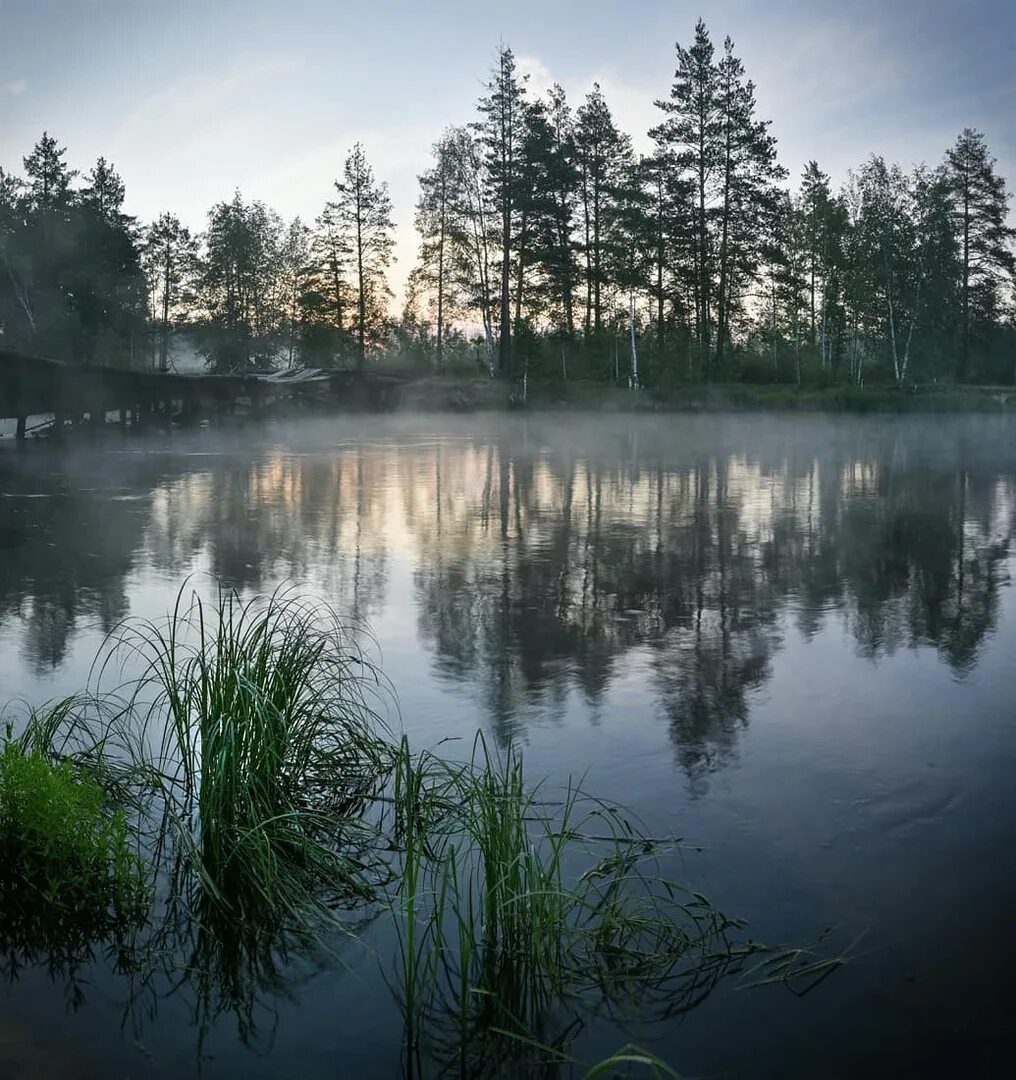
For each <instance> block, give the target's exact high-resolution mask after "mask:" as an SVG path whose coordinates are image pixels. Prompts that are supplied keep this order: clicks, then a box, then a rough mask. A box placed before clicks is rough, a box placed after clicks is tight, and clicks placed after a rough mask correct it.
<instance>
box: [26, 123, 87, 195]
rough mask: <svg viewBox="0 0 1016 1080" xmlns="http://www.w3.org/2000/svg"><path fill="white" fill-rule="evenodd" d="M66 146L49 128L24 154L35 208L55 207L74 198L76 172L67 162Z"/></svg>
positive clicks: (29, 193)
mask: <svg viewBox="0 0 1016 1080" xmlns="http://www.w3.org/2000/svg"><path fill="white" fill-rule="evenodd" d="M66 153H67V148H66V147H65V146H58V145H57V141H56V139H54V138H53V137H52V135H50V134H49V132H48V131H44V132H43V133H42V138H41V139H40V140H39V141H38V142H37V143H36V144H35V146H34V147H33V148H32V152H31V153H30V154H29V155H28V157H26V158H24V159H23V160H24V165H25V172H26V173H27V174H28V200H29V205H30V207H31V208H32V209H34V210H52V209H56V208H60V207H64V206H67V205H68V204H69V203H70V199H71V183H72V181H73V180H74V178H75V176H77V172H76V171H73V170H72V169H70V168H69V167H68V166H67V164H66V163H65V162H64V155H65V154H66Z"/></svg>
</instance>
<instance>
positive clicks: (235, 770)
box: [0, 589, 839, 1077]
mask: <svg viewBox="0 0 1016 1080" xmlns="http://www.w3.org/2000/svg"><path fill="white" fill-rule="evenodd" d="M94 671H95V682H96V684H95V685H94V686H93V687H92V692H91V693H90V694H89V695H83V696H80V697H77V698H71V699H67V700H66V701H63V702H58V703H57V704H56V705H54V706H52V707H51V708H49V709H46V710H42V711H40V712H38V713H35V714H32V715H31V716H30V717H29V718H28V721H27V723H26V724H25V725H24V726H23V729H22V731H21V734H20V735H19V736H18V738H17V739H14V738H13V736H12V735H10V734H9V735H8V740H7V743H6V744H5V746H4V750H3V758H2V762H0V763H2V767H3V770H4V774H3V775H4V780H3V783H4V785H6V786H5V787H3V788H2V792H0V793H2V798H3V804H2V805H3V806H4V807H5V809H4V810H3V813H4V817H3V819H2V822H0V840H2V842H3V844H6V845H8V846H7V847H2V846H0V854H3V853H4V852H8V851H9V852H11V853H13V855H12V859H9V860H8V863H9V865H10V866H20V865H24V860H25V858H26V857H29V856H30V857H32V858H36V859H37V867H36V871H34V872H35V873H36V877H37V880H41V881H47V880H48V878H47V877H46V875H47V873H50V872H52V873H53V874H54V877H53V881H54V882H56V883H57V885H58V886H59V887H61V888H62V887H63V886H62V885H61V884H60V882H61V880H62V879H61V876H60V875H61V873H62V874H65V875H67V874H70V875H71V876H72V877H73V878H74V879H75V881H76V882H77V885H78V887H84V886H83V885H82V882H85V883H87V882H89V881H91V882H92V884H91V885H90V886H89V888H92V889H93V890H94V891H95V896H97V897H101V898H104V899H103V902H105V904H106V907H107V908H108V909H109V911H110V912H111V913H112V914H111V917H112V919H113V921H114V923H117V922H118V923H119V924H124V923H125V922H127V921H129V920H130V919H132V918H133V919H134V920H135V922H136V921H137V916H136V913H135V909H131V910H130V911H128V905H127V901H128V900H130V899H138V898H140V896H141V895H142V893H141V885H140V883H141V882H142V880H143V877H144V872H143V868H144V863H143V862H142V858H143V859H144V860H145V863H147V864H148V866H149V867H150V868H151V869H150V872H151V873H152V874H154V875H155V876H156V878H157V880H158V882H159V886H160V888H159V898H158V903H157V905H155V907H153V909H152V910H151V918H150V920H149V927H148V932H147V939H146V950H147V952H146V956H147V961H146V962H147V964H148V969H149V971H148V974H145V973H144V972H142V975H141V978H140V980H139V983H138V987H139V997H140V996H141V992H142V991H145V992H147V991H148V990H150V989H151V988H153V987H154V986H155V984H156V982H157V981H159V980H158V979H156V978H155V977H154V974H153V973H154V972H155V971H156V969H158V970H159V971H160V972H161V975H160V977H159V978H160V979H161V981H162V983H163V984H165V985H171V986H174V987H180V986H189V987H190V988H191V989H192V991H193V993H194V995H195V1020H196V1024H197V1027H198V1029H199V1044H200V1041H201V1038H202V1037H203V1035H202V1033H203V1032H204V1031H206V1030H207V1028H208V1027H209V1026H210V1025H211V1024H212V1023H213V1022H214V1021H215V1020H216V1019H217V1018H218V1017H219V1016H221V1015H222V1014H223V1013H225V1012H229V1013H231V1014H233V1015H234V1016H235V1017H236V1020H237V1024H238V1030H239V1033H240V1036H241V1038H243V1039H244V1040H247V1039H248V1038H253V1037H255V1036H256V1033H257V1025H256V1023H255V1019H254V1003H255V1001H256V999H257V998H258V996H259V995H262V994H278V993H280V992H281V991H282V990H283V989H284V987H285V983H286V975H285V971H286V968H287V964H288V963H291V962H292V960H293V958H294V957H296V956H305V957H310V956H311V955H317V956H320V955H321V954H322V952H323V951H324V950H326V949H327V948H328V945H327V944H326V942H327V941H328V939H329V936H330V934H331V933H332V932H333V931H335V930H336V929H342V930H344V931H345V932H347V933H348V934H349V935H350V936H351V937H353V936H355V934H356V932H357V931H358V929H360V927H361V926H362V924H363V923H364V922H366V921H370V920H373V919H377V918H379V917H388V918H390V919H391V920H392V925H393V927H394V932H395V936H396V941H397V955H396V958H395V967H394V969H386V968H384V967H383V974H384V976H385V978H386V980H387V981H388V984H389V986H390V987H391V988H392V990H393V992H394V994H395V998H396V1001H397V1003H398V1006H399V1008H400V1010H401V1013H402V1016H403V1019H404V1025H405V1065H406V1073H407V1075H408V1076H417V1075H425V1074H429V1073H430V1072H433V1071H440V1072H443V1071H448V1070H451V1071H453V1072H457V1073H458V1074H459V1075H460V1076H462V1077H467V1076H494V1075H534V1074H535V1072H539V1071H545V1070H547V1069H551V1070H553V1069H554V1068H557V1067H558V1066H563V1065H567V1066H568V1067H569V1068H578V1067H579V1065H578V1063H577V1062H576V1061H575V1059H573V1058H572V1057H570V1056H569V1055H570V1048H571V1047H572V1044H573V1042H574V1039H575V1037H576V1035H577V1034H578V1033H579V1032H580V1031H581V1030H582V1028H583V1026H584V1024H585V1023H586V1021H587V1020H588V1019H589V1018H590V1017H592V1016H596V1015H604V1014H607V1015H609V1016H610V1017H611V1019H612V1021H614V1022H616V1023H617V1025H618V1026H619V1027H620V1028H621V1029H622V1030H623V1029H624V1028H625V1027H626V1026H627V1022H628V1021H629V1020H632V1019H637V1020H638V1021H639V1022H640V1023H644V1022H645V1021H647V1020H650V1019H652V1018H666V1017H668V1016H672V1015H674V1014H676V1013H680V1012H682V1011H685V1010H687V1009H689V1008H692V1007H694V1006H695V1005H696V1004H698V1003H699V1002H700V1001H701V1000H702V998H703V997H705V996H706V995H707V994H708V993H709V992H710V991H711V989H712V988H713V987H714V986H715V985H716V983H717V982H718V981H719V980H721V979H722V978H724V977H725V976H727V975H728V974H732V973H736V972H741V973H742V974H743V973H744V972H745V971H748V978H750V979H753V980H754V981H755V982H757V983H772V982H782V983H786V984H794V983H795V981H800V982H803V983H805V984H806V983H808V982H809V981H810V982H814V981H816V980H818V979H820V978H822V977H824V976H825V975H826V974H828V972H829V971H830V970H832V968H833V967H835V966H836V964H838V963H839V960H838V959H836V960H827V959H823V958H821V957H814V956H811V955H810V954H809V953H807V952H805V951H803V950H799V949H794V950H783V951H780V950H767V949H764V948H763V947H762V946H760V945H758V944H757V943H755V942H752V941H751V940H750V939H748V938H746V936H745V934H744V933H743V931H744V926H743V924H742V923H741V922H740V921H738V920H736V919H731V918H728V917H726V916H725V915H723V914H722V913H721V912H719V911H718V910H717V909H716V908H715V907H714V906H713V905H712V904H711V903H710V902H709V900H708V899H707V898H706V897H704V896H702V895H700V894H698V893H696V892H694V891H692V890H689V889H688V888H687V887H685V886H683V885H681V884H679V883H678V882H676V881H674V880H673V878H672V876H670V875H669V874H668V873H667V872H666V871H667V868H668V867H669V866H670V865H671V863H672V862H673V860H674V858H675V857H676V856H677V855H678V854H679V850H680V849H679V845H678V843H677V840H676V839H675V838H673V837H666V836H665V837H656V836H653V835H651V834H650V833H649V832H648V830H646V829H645V828H644V827H643V826H642V825H641V823H640V822H639V821H638V819H637V818H636V817H635V816H634V815H633V814H631V813H630V812H629V811H627V810H626V809H624V808H623V807H620V806H616V805H614V804H611V803H608V802H606V801H604V800H602V799H597V798H595V797H593V796H591V795H589V794H588V793H586V792H585V791H584V790H583V788H582V786H581V785H580V784H576V783H574V782H572V781H571V780H569V781H568V782H567V783H566V784H565V785H564V787H563V789H562V790H561V791H559V792H553V791H551V790H549V788H548V787H547V785H546V784H535V785H533V784H530V783H529V782H528V780H527V777H526V773H525V769H524V767H523V762H522V758H521V755H520V754H519V753H518V752H517V750H516V748H515V747H513V746H508V747H506V748H503V749H501V750H500V751H494V750H492V749H491V747H490V746H489V745H488V743H487V742H486V740H485V739H484V738H483V736H482V735H481V734H477V735H476V737H475V739H474V741H473V742H472V747H471V752H470V753H469V755H468V757H467V758H466V759H465V760H455V759H454V758H452V757H451V756H450V755H449V754H445V753H443V752H442V753H437V752H434V751H423V752H422V753H414V752H413V751H412V750H411V748H410V745H409V742H408V740H407V739H406V738H405V737H404V736H403V737H402V738H401V739H399V740H398V741H395V740H393V738H392V736H391V734H390V732H389V730H388V728H387V726H386V725H385V724H384V722H383V721H382V719H381V716H380V708H381V702H382V699H384V698H385V696H386V691H385V684H384V681H383V679H382V677H381V675H380V673H379V671H378V669H377V667H376V666H375V665H374V664H372V663H371V662H370V661H369V659H368V658H367V657H366V655H365V653H364V651H363V649H362V648H360V647H359V645H358V644H357V637H356V634H355V633H354V632H353V631H352V630H351V629H350V628H348V627H346V626H344V625H343V624H342V623H341V622H340V621H339V620H338V619H337V617H336V616H335V615H334V613H332V612H331V610H330V609H329V608H327V606H326V605H323V604H318V603H314V602H311V601H308V600H306V599H303V598H301V597H299V596H298V595H296V594H294V593H287V592H280V593H276V594H274V595H273V596H271V597H269V598H267V599H253V600H246V601H243V600H241V599H240V598H239V597H238V596H237V595H236V594H235V593H230V592H220V593H219V596H218V600H217V602H216V603H214V604H211V605H210V604H208V603H206V602H205V601H203V600H202V599H201V598H200V597H198V596H197V595H196V594H195V593H188V592H187V591H186V589H184V590H181V592H180V594H179V595H178V598H177V602H176V605H175V606H174V609H173V611H172V612H171V613H170V615H169V616H168V618H167V619H166V621H165V622H162V623H153V622H131V623H127V624H125V625H124V626H122V627H120V628H119V629H118V630H117V631H116V632H115V633H114V634H113V635H112V636H111V638H110V639H109V641H108V643H107V645H106V646H105V648H104V650H103V651H102V653H101V654H100V657H99V658H98V660H97V665H96V668H95V669H94ZM114 673H117V678H119V679H121V680H126V681H121V682H119V683H118V684H116V685H114V686H113V687H112V688H108V687H106V686H105V684H106V683H107V682H108V679H109V677H110V675H111V674H114ZM29 779H31V781H32V782H31V784H30V783H29ZM8 789H9V790H8ZM29 789H31V790H29ZM46 793H48V794H46ZM32 799H36V800H38V799H42V800H43V801H44V802H45V806H46V808H47V809H46V811H45V813H37V812H35V811H34V810H33V807H34V803H32ZM116 806H118V807H119V809H114V808H113V807H116ZM8 807H9V809H7V808H8ZM39 830H41V832H40V831H39ZM46 836H50V837H56V838H57V839H56V840H55V841H53V846H52V847H47V846H46V844H48V843H49V841H46V844H44V843H43V841H42V840H41V839H40V837H42V838H43V839H44V838H45V837H46ZM89 837H90V838H91V839H89ZM75 843H76V844H78V845H86V847H79V848H75V847H74V846H73V845H74V844H75ZM88 844H91V845H92V847H87V845H88ZM19 845H20V846H19ZM61 845H62V846H61ZM33 851H35V853H36V854H35V855H32V852H33ZM26 852H27V855H26ZM40 852H42V854H41V855H40V854H39V853H40ZM128 853H129V854H128ZM49 858H58V859H59V862H60V867H59V868H50V869H47V868H48V867H50V864H49V863H47V862H46V859H49ZM18 859H20V860H21V862H18V861H17V860H18ZM12 860H13V861H12ZM103 867H106V868H107V869H106V870H103V869H102V868H103ZM110 867H112V869H111V870H110V869H109V868H110ZM57 869H59V872H57ZM102 873H105V874H107V876H106V877H102V876H101V875H102ZM96 874H98V875H99V876H98V877H96V876H95V875H96ZM90 875H92V876H91V877H90ZM103 882H105V884H104V885H103V888H105V889H106V891H105V892H102V890H101V889H100V888H99V885H100V884H101V883H103ZM128 885H129V886H130V888H128ZM110 890H112V891H110ZM117 890H119V891H117ZM54 899H55V900H56V901H59V902H60V903H63V902H64V897H63V895H62V894H61V895H55V896H54ZM356 921H358V922H359V925H355V922H356ZM106 929H107V931H108V932H109V933H116V932H118V929H122V925H121V926H119V927H116V926H109V925H107V926H106ZM287 952H288V953H289V955H288V957H287ZM749 959H753V960H754V966H752V967H750V968H749V965H748V961H749ZM382 960H383V958H382ZM142 966H143V965H142ZM178 972H182V974H183V977H182V978H178ZM153 992H154V991H153ZM610 1061H613V1065H610V1064H609V1063H608V1064H607V1065H603V1064H602V1063H601V1065H598V1066H590V1067H589V1068H590V1072H589V1073H588V1075H590V1076H598V1075H604V1069H608V1070H609V1069H611V1068H613V1067H614V1066H616V1067H617V1068H626V1069H627V1068H633V1067H645V1068H649V1069H650V1070H651V1071H652V1070H655V1071H656V1072H657V1074H658V1075H672V1074H670V1073H668V1072H667V1071H666V1068H665V1066H663V1065H662V1063H661V1062H658V1061H657V1059H655V1058H653V1057H652V1055H651V1054H648V1053H647V1052H644V1051H639V1050H635V1049H634V1048H631V1047H628V1048H626V1049H625V1050H624V1051H621V1052H619V1055H618V1056H616V1057H615V1058H614V1059H610ZM598 1069H599V1070H600V1071H597V1070H598Z"/></svg>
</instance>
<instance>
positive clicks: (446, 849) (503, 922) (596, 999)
mask: <svg viewBox="0 0 1016 1080" xmlns="http://www.w3.org/2000/svg"><path fill="white" fill-rule="evenodd" d="M392 791H393V794H392V800H391V802H392V808H393V822H392V826H391V836H392V843H393V845H394V846H395V848H396V851H397V854H396V857H395V868H396V872H395V875H394V882H395V885H394V888H393V892H392V897H391V905H392V912H393V915H394V917H395V922H396V929H397V933H398V941H399V951H398V955H397V957H396V967H395V972H396V974H395V978H393V979H392V981H391V985H392V988H393V990H394V991H395V994H396V997H397V999H398V1001H399V1004H400V1007H401V1008H402V1011H403V1015H404V1018H405V1030H406V1066H407V1070H406V1071H407V1075H409V1076H419V1075H429V1074H430V1073H431V1072H443V1071H448V1072H451V1073H457V1074H458V1075H461V1076H525V1075H530V1074H531V1073H530V1072H529V1071H527V1070H532V1069H538V1068H542V1067H545V1066H546V1065H547V1064H548V1063H550V1062H557V1063H558V1064H564V1063H566V1062H567V1063H571V1064H575V1062H574V1060H573V1059H572V1058H570V1057H569V1055H568V1047H569V1046H570V1045H571V1043H572V1042H573V1040H574V1038H575V1037H576V1035H577V1034H578V1033H579V1032H580V1031H581V1030H582V1029H583V1027H584V1026H585V1024H586V1022H587V1021H588V1020H589V1019H590V1018H592V1017H596V1016H604V1015H610V1016H612V1017H613V1018H614V1019H615V1020H617V1021H618V1022H619V1023H621V1026H622V1027H624V1026H625V1024H626V1022H627V1021H628V1020H637V1021H638V1022H639V1023H640V1024H642V1023H645V1022H647V1021H649V1020H651V1019H661V1020H662V1019H666V1018H667V1017H670V1016H674V1015H676V1014H679V1013H681V1012H685V1011H687V1010H688V1009H691V1008H693V1007H694V1006H695V1005H697V1004H698V1003H699V1002H700V1001H701V1000H702V999H703V998H704V997H705V996H707V995H708V993H709V992H710V991H711V990H712V989H713V988H714V987H715V985H716V984H717V982H718V981H719V980H720V979H722V978H724V977H725V976H726V975H728V974H734V973H737V972H743V971H744V970H745V967H746V963H747V961H748V960H749V958H751V957H756V956H759V955H762V956H766V957H772V958H773V964H774V966H773V969H772V970H773V971H774V972H775V971H777V970H778V971H779V973H780V978H783V979H784V981H786V982H787V983H788V984H791V983H793V982H794V981H795V980H796V979H798V977H799V976H800V975H801V974H802V973H803V972H802V969H803V968H805V966H806V964H807V963H810V958H808V959H807V960H806V958H805V954H804V953H803V952H800V951H798V952H797V953H795V954H794V955H793V956H791V957H786V956H785V954H783V953H780V952H778V951H776V950H767V949H764V948H763V947H762V946H760V945H758V944H757V943H754V942H752V941H751V940H750V939H746V938H745V936H744V934H743V933H742V931H743V923H741V922H740V921H738V920H736V919H731V918H728V917H726V916H724V915H723V914H722V913H721V912H720V911H718V910H717V909H716V908H715V907H714V906H713V905H712V904H711V903H710V902H709V901H708V900H707V899H706V898H705V897H704V896H701V895H700V894H697V893H695V892H693V891H691V890H689V889H687V888H686V887H684V886H682V885H680V884H678V883H677V882H675V881H673V880H671V879H670V878H669V877H668V876H667V875H666V873H665V872H664V868H665V866H666V865H667V864H668V863H669V862H670V861H671V859H672V858H673V857H675V856H676V855H677V853H678V846H677V841H676V840H674V839H672V838H656V837H652V836H650V835H648V834H647V833H646V832H645V830H644V829H643V828H641V827H640V824H639V822H638V821H637V819H636V818H634V816H633V815H632V814H631V813H630V812H628V811H626V810H625V809H624V808H622V807H618V806H614V805H612V804H610V803H607V802H605V801H603V800H600V799H596V798H594V797H592V796H590V795H588V794H586V793H585V792H584V791H583V790H582V789H581V787H579V786H576V785H575V784H573V783H571V782H569V784H568V785H567V786H566V787H565V789H564V790H563V791H562V792H560V793H559V797H557V798H552V797H551V793H550V792H548V791H547V790H546V788H545V787H544V786H541V785H536V786H531V785H529V784H528V783H527V782H526V780H525V775H524V770H523V765H522V760H521V757H520V755H519V754H518V753H517V752H516V751H515V750H514V749H512V748H508V749H507V750H506V751H504V752H503V753H501V754H499V755H498V754H494V753H492V752H491V751H490V749H489V748H488V746H487V744H486V742H485V741H484V739H483V738H482V737H481V736H477V738H476V740H475V742H474V744H473V751H472V755H471V757H470V759H469V760H468V761H467V762H459V763H456V762H453V761H449V760H447V759H445V758H441V757H438V756H435V755H432V754H429V753H423V754H420V755H413V754H411V753H410V751H409V747H408V745H407V744H406V742H405V741H403V743H402V745H401V747H400V748H399V752H398V755H397V761H396V766H395V773H394V782H393V788H392ZM776 957H782V958H783V959H782V960H781V961H779V962H778V961H777V960H776ZM831 963H832V964H833V966H835V963H836V962H831ZM780 964H782V966H779V965H780ZM818 969H823V970H824V968H823V967H822V962H819V963H818V964H817V965H816V970H818ZM809 973H810V972H809Z"/></svg>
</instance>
